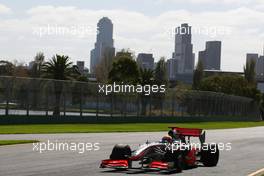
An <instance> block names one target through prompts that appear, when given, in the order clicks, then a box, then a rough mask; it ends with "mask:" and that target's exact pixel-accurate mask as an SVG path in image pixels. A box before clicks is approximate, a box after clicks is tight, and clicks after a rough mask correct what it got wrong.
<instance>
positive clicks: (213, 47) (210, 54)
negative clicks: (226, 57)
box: [199, 41, 221, 70]
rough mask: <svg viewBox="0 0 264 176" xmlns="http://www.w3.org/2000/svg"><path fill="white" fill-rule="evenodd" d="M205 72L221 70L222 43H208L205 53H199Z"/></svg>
mask: <svg viewBox="0 0 264 176" xmlns="http://www.w3.org/2000/svg"><path fill="white" fill-rule="evenodd" d="M199 60H200V61H202V63H203V66H204V69H205V70H220V69H221V41H207V42H206V47H205V50H204V51H200V52H199Z"/></svg>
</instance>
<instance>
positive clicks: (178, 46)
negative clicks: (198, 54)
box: [173, 23, 194, 74]
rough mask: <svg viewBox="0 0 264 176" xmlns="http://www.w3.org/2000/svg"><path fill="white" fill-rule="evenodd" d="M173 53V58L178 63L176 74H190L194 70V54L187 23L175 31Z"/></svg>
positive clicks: (189, 28)
mask: <svg viewBox="0 0 264 176" xmlns="http://www.w3.org/2000/svg"><path fill="white" fill-rule="evenodd" d="M175 33H176V34H175V51H174V53H173V58H174V59H176V60H177V61H178V62H177V63H178V69H177V70H178V74H184V73H192V72H193V69H194V53H193V44H192V30H191V26H189V25H188V24H187V23H184V24H181V26H179V27H177V28H176V30H175Z"/></svg>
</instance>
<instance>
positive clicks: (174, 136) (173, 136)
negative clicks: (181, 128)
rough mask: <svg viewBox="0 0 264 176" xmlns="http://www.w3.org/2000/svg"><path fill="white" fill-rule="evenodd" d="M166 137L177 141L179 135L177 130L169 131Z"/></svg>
mask: <svg viewBox="0 0 264 176" xmlns="http://www.w3.org/2000/svg"><path fill="white" fill-rule="evenodd" d="M168 135H169V136H171V137H172V139H179V138H180V134H179V133H178V131H177V130H170V131H169V132H168Z"/></svg>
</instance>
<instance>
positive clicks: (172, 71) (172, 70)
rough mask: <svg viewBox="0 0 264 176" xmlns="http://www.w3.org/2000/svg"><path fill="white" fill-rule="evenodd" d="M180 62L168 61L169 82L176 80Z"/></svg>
mask: <svg viewBox="0 0 264 176" xmlns="http://www.w3.org/2000/svg"><path fill="white" fill-rule="evenodd" d="M177 62H178V61H177V60H176V59H168V60H167V75H168V79H169V80H175V79H176V73H177V72H178V67H177V66H178V63H177Z"/></svg>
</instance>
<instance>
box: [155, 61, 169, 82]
mask: <svg viewBox="0 0 264 176" xmlns="http://www.w3.org/2000/svg"><path fill="white" fill-rule="evenodd" d="M154 77H155V78H154V79H155V83H156V84H157V85H166V86H167V85H168V78H167V69H166V62H165V58H164V57H162V58H160V60H159V61H158V63H157V66H156V68H155V72H154Z"/></svg>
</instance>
